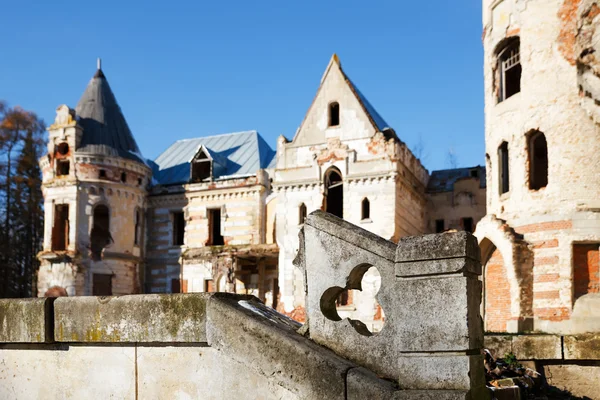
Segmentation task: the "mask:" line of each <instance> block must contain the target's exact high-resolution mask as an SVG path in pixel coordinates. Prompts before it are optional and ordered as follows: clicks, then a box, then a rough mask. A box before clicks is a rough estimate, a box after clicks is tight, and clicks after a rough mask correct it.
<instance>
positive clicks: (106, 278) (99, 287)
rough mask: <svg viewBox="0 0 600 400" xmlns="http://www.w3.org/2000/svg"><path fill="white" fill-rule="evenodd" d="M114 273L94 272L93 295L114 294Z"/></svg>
mask: <svg viewBox="0 0 600 400" xmlns="http://www.w3.org/2000/svg"><path fill="white" fill-rule="evenodd" d="M112 277H113V276H112V275H109V274H94V282H93V288H92V295H93V296H112Z"/></svg>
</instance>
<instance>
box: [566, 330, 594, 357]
mask: <svg viewBox="0 0 600 400" xmlns="http://www.w3.org/2000/svg"><path fill="white" fill-rule="evenodd" d="M564 353H565V360H600V333H595V334H593V333H592V334H587V335H573V336H564Z"/></svg>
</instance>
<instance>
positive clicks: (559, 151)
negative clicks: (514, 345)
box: [476, 0, 600, 334]
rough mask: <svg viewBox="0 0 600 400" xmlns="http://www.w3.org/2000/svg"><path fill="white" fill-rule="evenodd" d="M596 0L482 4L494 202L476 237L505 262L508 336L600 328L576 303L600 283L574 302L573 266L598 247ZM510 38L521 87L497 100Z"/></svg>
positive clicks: (599, 135) (504, 323) (491, 200)
mask: <svg viewBox="0 0 600 400" xmlns="http://www.w3.org/2000/svg"><path fill="white" fill-rule="evenodd" d="M592 3H593V2H591V1H579V0H550V1H546V0H543V1H541V0H503V1H484V2H483V6H484V7H483V11H484V12H483V14H484V18H483V20H484V36H483V42H484V49H485V60H484V68H485V73H484V75H485V114H486V120H485V122H486V153H487V154H486V157H487V203H488V207H487V217H486V218H485V219H484V221H483V223H480V224H479V226H478V227H477V231H476V235H477V236H478V237H479V239H480V240H481V241H482V243H483V242H484V241H486V240H487V241H489V242H490V245H489V246H483V245H482V247H484V251H486V252H487V256H488V257H489V255H491V254H492V253H493V251H494V249H498V250H499V251H500V253H501V255H502V257H503V259H504V262H505V271H504V272H505V273H506V275H505V277H504V278H503V279H506V280H508V282H509V286H510V293H511V296H510V302H511V305H510V307H511V313H510V317H509V318H508V319H505V320H504V321H497V322H494V323H493V325H494V326H496V327H499V326H504V327H505V328H504V330H507V331H510V332H518V331H542V332H556V333H565V334H566V333H584V332H593V331H594V330H593V329H595V328H593V326H597V323H596V322H594V321H595V318H598V316H597V314H594V313H593V312H591V313H590V312H588V311H585V312H584V311H583V309H584V308H585V309H586V310H587V307H581V306H578V304H577V303H578V302H580V301H583V302H586V303H587V302H590V301H595V300H594V299H595V297H594V296H591V294H593V293H596V292H597V289H595V287H590V288H589V291H588V293H589V294H585V295H583V296H581V297H579V298H575V297H574V292H575V288H576V287H577V286H578V285H580V284H581V283H580V282H579V280H580V279H581V277H580V276H577V275H576V274H574V272H573V271H574V269H575V265H574V263H575V261H574V260H575V258H576V254H575V251H574V248H575V247H576V246H577V244H580V243H588V244H591V243H596V244H598V243H600V213H599V212H598V210H599V209H600V203H599V200H598V199H600V181H598V176H599V174H600V157H598V149H599V148H600V127H599V126H598V122H597V118H595V114H596V113H597V108H598V106H597V105H596V104H593V99H594V96H596V94H595V91H594V90H593V86H594V84H595V82H596V79H597V78H596V77H595V72H594V71H595V69H594V68H595V61H594V60H595V59H594V56H593V51H591V50H593V48H594V46H595V44H594V43H595V39H593V37H595V36H594V32H595V27H596V26H597V24H598V22H599V20H598V18H597V12H595V11H594V4H592ZM513 37H518V38H519V39H520V63H521V67H522V75H521V82H520V85H521V90H520V92H519V93H517V94H515V95H513V96H511V97H509V98H508V99H506V100H504V101H502V102H499V101H498V99H497V93H498V91H497V90H498V77H499V74H498V68H497V51H498V50H499V49H501V47H500V46H502V43H506V42H505V40H506V39H507V38H513ZM590 49H591V50H590ZM533 131H540V132H542V133H543V134H544V135H545V138H546V141H547V148H548V183H547V186H545V187H542V188H541V189H537V190H533V189H530V185H529V184H530V182H529V179H530V178H529V172H530V168H531V167H532V166H531V163H530V154H529V152H530V149H529V148H528V143H527V141H528V137H529V135H530V134H531V132H533ZM502 142H507V143H508V154H509V156H508V167H509V168H508V169H509V180H510V182H509V191H508V192H506V193H503V194H500V190H499V185H500V171H499V155H498V148H499V146H500V145H501V143H502ZM485 247H487V249H485ZM488 250H489V251H488ZM484 261H487V260H486V259H484ZM486 276H487V274H486ZM588 279H589V276H588ZM490 285H492V283H490ZM488 286H489V285H484V287H486V288H487V287H488ZM485 297H486V298H487V294H486V295H485ZM505 297H506V301H509V300H508V293H507V296H505ZM578 309H579V311H578ZM486 318H487V316H486Z"/></svg>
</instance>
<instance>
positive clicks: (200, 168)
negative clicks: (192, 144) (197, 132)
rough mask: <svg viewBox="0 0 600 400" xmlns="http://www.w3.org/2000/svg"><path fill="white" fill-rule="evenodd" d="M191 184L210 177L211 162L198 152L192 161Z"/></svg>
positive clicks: (201, 152)
mask: <svg viewBox="0 0 600 400" xmlns="http://www.w3.org/2000/svg"><path fill="white" fill-rule="evenodd" d="M191 175H192V182H201V181H203V180H205V179H208V178H211V177H212V160H211V159H210V157H208V155H207V154H206V153H205V151H204V150H200V151H199V152H198V154H197V155H196V157H195V158H194V160H192V172H191Z"/></svg>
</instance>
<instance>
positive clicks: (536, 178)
mask: <svg viewBox="0 0 600 400" xmlns="http://www.w3.org/2000/svg"><path fill="white" fill-rule="evenodd" d="M547 185H548V143H547V142H546V136H544V134H543V133H542V132H535V133H533V134H532V135H531V136H530V137H529V189H532V190H539V189H541V188H543V187H546V186H547Z"/></svg>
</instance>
